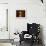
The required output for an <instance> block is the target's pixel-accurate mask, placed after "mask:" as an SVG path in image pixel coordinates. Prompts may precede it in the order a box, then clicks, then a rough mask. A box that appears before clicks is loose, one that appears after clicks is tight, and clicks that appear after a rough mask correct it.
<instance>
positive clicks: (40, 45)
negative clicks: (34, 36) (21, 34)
mask: <svg viewBox="0 0 46 46" xmlns="http://www.w3.org/2000/svg"><path fill="white" fill-rule="evenodd" d="M19 46H31V45H30V44H29V43H25V42H22V44H21V45H19ZM33 46H43V45H42V44H34V45H33Z"/></svg>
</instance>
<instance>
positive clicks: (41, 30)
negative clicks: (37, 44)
mask: <svg viewBox="0 0 46 46" xmlns="http://www.w3.org/2000/svg"><path fill="white" fill-rule="evenodd" d="M40 39H41V40H42V45H43V46H45V45H44V37H43V26H42V25H40Z"/></svg>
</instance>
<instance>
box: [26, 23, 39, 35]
mask: <svg viewBox="0 0 46 46" xmlns="http://www.w3.org/2000/svg"><path fill="white" fill-rule="evenodd" d="M27 30H28V33H29V34H31V35H32V34H34V35H36V34H38V32H40V24H36V23H32V24H29V23H27Z"/></svg>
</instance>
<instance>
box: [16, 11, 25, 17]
mask: <svg viewBox="0 0 46 46" xmlns="http://www.w3.org/2000/svg"><path fill="white" fill-rule="evenodd" d="M16 17H25V10H16Z"/></svg>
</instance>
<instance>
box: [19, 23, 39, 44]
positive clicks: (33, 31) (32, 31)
mask: <svg viewBox="0 0 46 46" xmlns="http://www.w3.org/2000/svg"><path fill="white" fill-rule="evenodd" d="M39 33H40V24H36V23H32V24H29V23H27V31H22V34H20V35H19V36H20V44H21V42H22V41H25V38H24V35H25V34H29V35H31V36H32V37H31V38H30V39H29V41H30V42H31V44H32V45H33V43H34V42H38V43H39ZM27 39H28V38H27ZM27 39H26V40H27Z"/></svg>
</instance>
